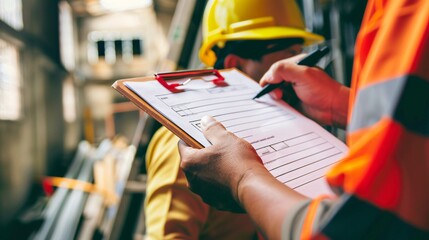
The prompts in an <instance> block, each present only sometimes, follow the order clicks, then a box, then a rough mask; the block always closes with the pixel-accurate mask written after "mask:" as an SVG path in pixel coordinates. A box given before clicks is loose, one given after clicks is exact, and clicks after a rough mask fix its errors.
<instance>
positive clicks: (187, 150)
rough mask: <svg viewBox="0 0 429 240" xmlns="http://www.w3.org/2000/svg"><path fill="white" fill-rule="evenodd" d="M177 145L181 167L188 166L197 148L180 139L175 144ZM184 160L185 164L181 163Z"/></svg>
mask: <svg viewBox="0 0 429 240" xmlns="http://www.w3.org/2000/svg"><path fill="white" fill-rule="evenodd" d="M177 145H178V147H179V155H180V161H181V164H180V166H181V167H182V165H183V167H182V168H188V166H189V165H191V163H192V162H193V157H194V156H196V155H197V153H198V149H195V148H192V147H190V146H189V145H188V144H186V143H185V142H184V141H183V140H180V141H179V143H178V144H177ZM183 162H185V163H186V164H182V163H183Z"/></svg>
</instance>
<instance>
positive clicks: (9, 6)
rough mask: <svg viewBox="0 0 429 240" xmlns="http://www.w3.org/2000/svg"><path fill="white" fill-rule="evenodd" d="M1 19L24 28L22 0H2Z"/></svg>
mask: <svg viewBox="0 0 429 240" xmlns="http://www.w3.org/2000/svg"><path fill="white" fill-rule="evenodd" d="M0 20H2V21H4V22H5V23H7V24H9V25H10V26H11V27H13V28H15V29H17V30H21V29H22V28H23V24H22V4H21V0H1V4H0Z"/></svg>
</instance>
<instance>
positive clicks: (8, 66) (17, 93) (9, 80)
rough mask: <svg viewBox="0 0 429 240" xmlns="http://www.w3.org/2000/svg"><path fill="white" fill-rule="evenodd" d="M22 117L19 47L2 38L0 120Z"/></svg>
mask: <svg viewBox="0 0 429 240" xmlns="http://www.w3.org/2000/svg"><path fill="white" fill-rule="evenodd" d="M20 117H21V82H20V77H19V62H18V49H17V48H16V47H14V46H13V45H11V44H8V43H6V42H5V41H3V40H1V39H0V120H18V119H19V118H20Z"/></svg>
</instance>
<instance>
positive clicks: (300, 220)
mask: <svg viewBox="0 0 429 240" xmlns="http://www.w3.org/2000/svg"><path fill="white" fill-rule="evenodd" d="M311 202H312V200H311V199H310V200H307V201H305V202H302V203H300V204H298V205H297V206H295V207H294V209H292V211H291V212H290V213H289V214H288V215H287V216H286V218H285V220H284V222H283V224H282V239H284V240H293V239H300V236H301V231H302V226H303V224H304V220H305V217H306V216H307V212H308V208H309V206H310V204H311ZM333 203H334V201H333V200H330V199H324V200H322V201H321V202H320V204H319V206H318V208H317V212H316V216H315V218H314V222H313V231H314V230H317V229H319V226H320V225H321V224H322V222H323V219H325V217H324V216H326V215H327V214H326V213H327V212H328V211H329V209H330V208H331V207H332V205H333Z"/></svg>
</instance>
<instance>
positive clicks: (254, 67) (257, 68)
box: [240, 44, 302, 82]
mask: <svg viewBox="0 0 429 240" xmlns="http://www.w3.org/2000/svg"><path fill="white" fill-rule="evenodd" d="M301 52H302V45H301V44H295V45H292V46H290V47H288V48H286V49H283V50H279V51H276V52H272V53H268V54H265V55H263V56H262V58H261V59H260V60H252V59H245V60H244V61H242V64H241V67H240V69H241V71H243V72H245V73H246V74H247V75H249V76H250V77H251V78H252V79H254V80H256V81H258V82H259V80H260V79H261V77H262V76H263V75H264V74H265V72H267V71H268V69H269V68H270V67H271V65H273V63H275V62H277V61H279V60H282V59H285V58H290V57H293V56H295V55H297V54H300V53H301Z"/></svg>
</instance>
